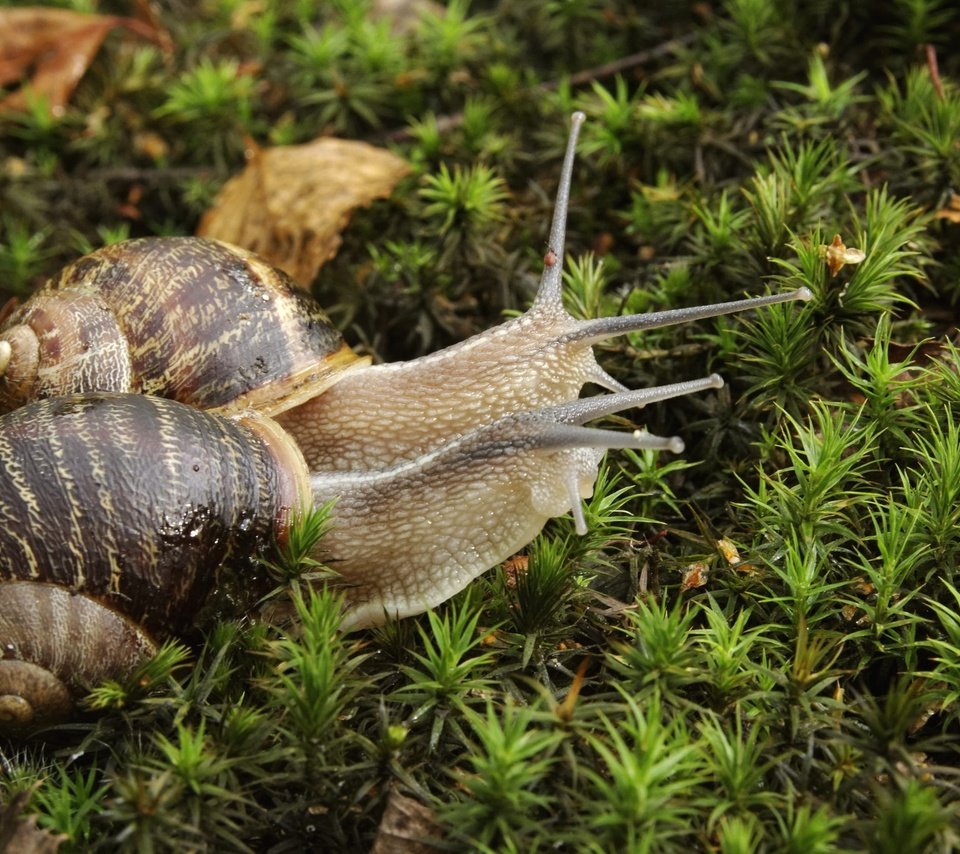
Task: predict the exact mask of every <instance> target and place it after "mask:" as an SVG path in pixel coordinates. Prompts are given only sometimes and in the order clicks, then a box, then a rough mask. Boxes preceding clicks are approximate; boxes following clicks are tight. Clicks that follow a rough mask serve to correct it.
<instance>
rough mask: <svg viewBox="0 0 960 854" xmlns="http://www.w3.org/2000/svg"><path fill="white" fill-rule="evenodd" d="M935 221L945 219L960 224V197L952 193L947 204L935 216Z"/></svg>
mask: <svg viewBox="0 0 960 854" xmlns="http://www.w3.org/2000/svg"><path fill="white" fill-rule="evenodd" d="M933 216H934V219H945V220H949V221H950V222H960V196H958V195H957V194H956V193H951V194H950V198H949V199H947V204H946V205H945V206H944V207H942V208H940V210H938V211H937V212H936V213H935V214H934V215H933Z"/></svg>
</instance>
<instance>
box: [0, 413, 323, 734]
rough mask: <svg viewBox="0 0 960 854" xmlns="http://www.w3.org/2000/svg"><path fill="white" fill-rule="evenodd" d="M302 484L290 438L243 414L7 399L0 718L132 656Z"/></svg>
mask: <svg viewBox="0 0 960 854" xmlns="http://www.w3.org/2000/svg"><path fill="white" fill-rule="evenodd" d="M309 500H311V496H310V492H309V484H308V476H307V471H306V466H305V464H304V462H303V458H302V455H301V454H300V452H299V450H298V449H297V447H296V446H295V445H294V444H293V443H292V442H291V441H290V440H289V438H288V437H287V436H286V434H285V433H284V432H283V431H282V430H280V428H279V427H278V426H277V425H276V424H275V423H274V422H272V421H271V420H270V419H267V418H264V417H261V416H258V415H255V414H254V415H249V416H245V417H243V418H240V419H237V420H233V419H228V418H223V417H219V416H215V415H212V414H207V413H204V412H201V411H199V410H196V409H193V408H191V407H189V406H185V405H182V404H179V403H176V402H174V401H167V400H161V399H158V398H153V397H147V396H143V395H129V394H128V395H109V394H108V395H102V394H101V395H79V396H71V397H61V398H54V399H51V400H44V401H37V402H34V403H32V404H30V405H28V406H25V407H22V408H20V409H18V410H16V411H14V412H12V413H8V414H6V415H4V416H3V417H2V418H0V729H2V727H3V725H4V722H6V723H7V725H8V726H12V727H16V726H17V725H24V724H28V723H32V724H36V723H41V722H43V721H45V720H49V719H53V718H56V717H59V716H62V713H63V710H64V708H69V703H70V698H71V697H72V696H73V695H75V694H76V693H77V692H78V691H81V690H82V689H83V688H85V687H88V686H90V685H95V684H96V683H97V682H98V681H102V679H103V678H104V677H106V676H111V677H114V678H116V677H117V676H119V675H122V674H123V673H125V672H127V671H129V669H130V668H131V667H132V666H133V665H135V664H136V663H138V662H139V661H141V660H142V659H143V658H144V656H145V655H147V654H149V652H150V651H151V650H152V649H153V648H154V643H155V641H156V640H157V639H160V638H164V637H166V636H168V635H170V634H173V633H177V632H180V631H182V630H183V629H184V627H185V626H188V625H190V623H191V621H192V619H193V617H194V615H195V613H196V611H197V609H198V608H199V607H200V606H201V605H202V603H203V601H204V599H205V597H206V596H207V594H208V592H209V590H210V588H211V587H212V586H213V584H214V582H215V577H216V575H215V570H216V568H217V567H219V566H220V565H221V564H222V563H223V562H224V561H225V560H226V559H227V558H229V557H230V556H231V555H237V554H239V555H246V554H251V553H253V552H255V551H256V550H257V549H258V547H259V546H260V545H262V543H263V542H264V541H265V540H267V539H270V538H272V537H274V536H278V535H279V536H282V533H283V530H284V526H285V524H286V520H287V518H288V515H289V513H290V510H291V508H294V507H300V506H303V505H304V504H305V502H307V501H309Z"/></svg>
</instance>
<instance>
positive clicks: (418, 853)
mask: <svg viewBox="0 0 960 854" xmlns="http://www.w3.org/2000/svg"><path fill="white" fill-rule="evenodd" d="M431 840H436V841H435V842H434V841H431ZM439 840H440V827H439V825H438V824H437V820H436V819H435V818H434V815H433V811H432V810H431V809H430V808H429V807H425V806H424V805H423V804H421V803H420V802H419V801H416V800H414V799H413V798H408V797H407V796H406V795H401V794H400V793H399V792H398V791H397V790H396V789H392V790H391V791H390V794H389V796H388V797H387V806H386V809H385V810H384V811H383V817H382V818H381V819H380V827H379V828H378V829H377V838H376V839H375V840H374V842H373V848H371V849H370V854H433V852H436V851H439V850H441V849H440V846H439V844H438V843H439Z"/></svg>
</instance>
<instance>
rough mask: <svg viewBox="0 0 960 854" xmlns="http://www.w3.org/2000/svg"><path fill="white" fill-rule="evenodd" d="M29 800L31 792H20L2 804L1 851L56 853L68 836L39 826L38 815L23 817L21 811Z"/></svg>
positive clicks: (11, 852) (23, 853) (0, 806)
mask: <svg viewBox="0 0 960 854" xmlns="http://www.w3.org/2000/svg"><path fill="white" fill-rule="evenodd" d="M28 800H30V792H20V793H18V794H17V795H14V797H13V798H11V800H10V802H9V803H8V804H7V805H6V806H3V805H0V852H10V854H54V852H56V851H57V850H58V849H59V848H60V843H62V842H63V841H64V840H65V839H66V838H67V837H66V836H64V835H62V834H53V833H51V832H50V831H49V830H44V829H42V828H39V827H37V817H36V816H33V815H32V816H29V817H27V818H23V817H22V816H21V815H20V813H21V811H22V810H23V808H24V806H26V803H27V801H28Z"/></svg>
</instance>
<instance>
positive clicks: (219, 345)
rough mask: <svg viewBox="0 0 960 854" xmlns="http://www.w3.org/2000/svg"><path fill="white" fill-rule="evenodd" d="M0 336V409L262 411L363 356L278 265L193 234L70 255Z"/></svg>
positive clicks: (291, 402)
mask: <svg viewBox="0 0 960 854" xmlns="http://www.w3.org/2000/svg"><path fill="white" fill-rule="evenodd" d="M0 342H6V343H7V344H9V346H10V354H9V363H8V366H7V368H6V371H3V372H0V373H2V376H0V410H10V409H12V408H14V407H16V406H19V405H22V404H24V403H26V402H28V401H29V400H33V399H38V398H46V397H53V396H56V395H64V394H71V393H77V392H86V391H124V392H125V391H133V392H145V393H147V394H155V395H158V396H160V397H166V398H170V399H173V400H179V401H182V402H184V403H189V404H190V405H192V406H196V407H199V408H201V409H218V410H221V411H241V410H243V409H246V408H254V409H257V410H258V411H260V412H262V413H264V414H266V415H272V414H274V413H277V412H282V411H284V410H286V409H288V408H290V407H292V406H296V405H297V404H298V403H300V402H302V401H303V400H305V399H308V398H310V397H313V396H315V395H317V394H320V393H321V392H322V391H323V390H324V389H326V388H327V387H329V386H330V385H331V384H333V383H334V382H336V381H337V380H338V379H339V377H340V375H341V373H342V372H343V371H345V370H348V369H349V368H350V367H351V366H356V367H359V366H361V365H364V364H366V362H367V360H365V359H360V358H359V357H357V356H356V355H355V354H354V353H353V352H352V351H351V350H350V349H349V348H348V347H347V346H346V344H345V343H344V342H343V339H342V338H341V336H340V334H339V332H337V330H336V329H335V328H334V327H333V325H332V324H331V322H330V320H329V318H328V317H327V316H326V314H324V313H323V311H322V310H321V309H320V307H319V306H318V305H317V304H316V303H315V302H313V301H312V300H311V299H310V298H309V297H306V296H305V295H303V294H301V293H300V292H299V291H298V290H297V288H296V286H295V285H294V283H293V282H292V281H291V280H290V279H289V278H288V277H287V276H286V275H285V274H284V273H283V272H281V271H279V270H277V269H275V268H273V267H271V266H270V265H269V264H267V263H265V262H263V261H261V260H259V259H258V258H256V256H254V255H252V254H251V253H249V252H247V251H245V250H243V249H240V248H239V247H235V246H231V245H229V244H225V243H221V242H219V241H215V240H206V239H202V238H195V237H167V238H143V239H139V240H130V241H126V242H124V243H119V244H116V245H113V246H106V247H104V248H102V249H99V250H97V251H96V252H92V253H91V254H89V255H86V256H84V257H83V258H80V259H79V260H77V261H76V262H74V263H73V264H71V265H69V266H68V267H66V268H64V270H62V271H61V272H60V274H59V275H58V276H56V277H55V278H53V279H51V280H50V281H49V282H48V283H47V284H46V285H45V286H44V287H43V288H42V289H41V290H40V291H39V292H38V293H37V294H35V295H34V296H33V297H32V298H31V299H30V300H28V301H27V302H26V303H25V304H24V305H23V306H22V307H21V308H20V309H18V310H17V311H16V312H14V313H13V315H11V317H10V318H9V320H8V321H7V323H6V324H5V325H4V330H3V331H2V332H0ZM4 351H6V348H4Z"/></svg>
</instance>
